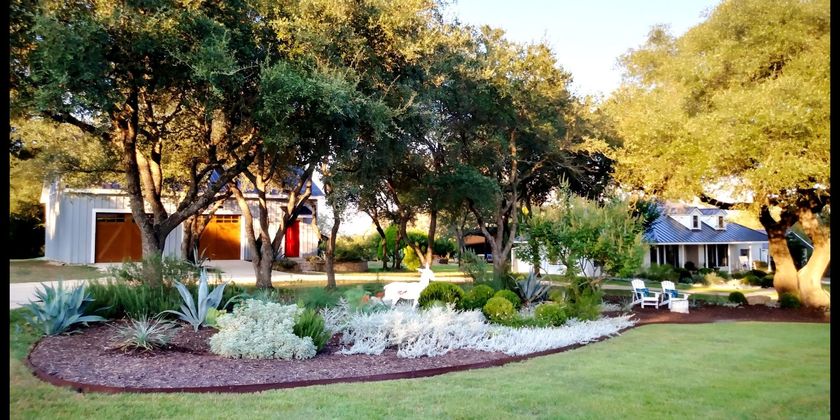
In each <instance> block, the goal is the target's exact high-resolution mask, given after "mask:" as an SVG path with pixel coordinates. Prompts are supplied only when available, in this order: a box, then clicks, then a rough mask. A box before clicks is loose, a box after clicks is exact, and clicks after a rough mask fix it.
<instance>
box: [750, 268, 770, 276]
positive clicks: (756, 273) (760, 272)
mask: <svg viewBox="0 0 840 420" xmlns="http://www.w3.org/2000/svg"><path fill="white" fill-rule="evenodd" d="M747 274H752V275H753V276H756V277H758V278H762V277H764V276H766V275H767V272H766V271H764V270H757V269H752V270H750V271H747Z"/></svg>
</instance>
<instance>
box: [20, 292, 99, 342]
mask: <svg viewBox="0 0 840 420" xmlns="http://www.w3.org/2000/svg"><path fill="white" fill-rule="evenodd" d="M35 297H36V300H35V301H30V302H29V303H26V304H24V305H23V307H24V308H26V309H27V310H28V311H29V313H28V314H27V315H26V320H27V322H29V324H31V325H32V326H34V327H35V328H36V329H39V330H41V331H43V332H44V334H46V335H56V334H61V333H63V332H65V331H67V330H68V329H70V328H71V327H73V326H76V325H77V324H83V325H85V326H87V323H88V322H101V321H105V318H103V317H101V316H98V315H85V310H86V309H87V308H86V306H87V305H88V304H89V303H90V302H91V301H92V300H93V299H92V298H91V297H90V295H89V294H87V293H85V285H84V284H80V285H78V286H76V287H74V288H72V289H69V290H68V289H65V288H64V283H63V282H62V281H60V280H59V282H58V286H56V287H52V286H50V285H47V284H43V283H41V288H40V289H36V290H35Z"/></svg>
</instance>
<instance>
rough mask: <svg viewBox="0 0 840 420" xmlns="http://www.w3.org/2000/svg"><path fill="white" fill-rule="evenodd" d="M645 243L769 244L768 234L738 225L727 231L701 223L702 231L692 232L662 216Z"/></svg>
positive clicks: (732, 225)
mask: <svg viewBox="0 0 840 420" xmlns="http://www.w3.org/2000/svg"><path fill="white" fill-rule="evenodd" d="M645 241H647V242H648V243H651V244H674V243H697V244H715V243H717V244H723V243H732V242H767V234H766V233H764V232H761V231H758V230H754V229H750V228H748V227H746V226H743V225H739V224H737V223H727V224H726V229H724V230H717V229H715V228H713V227H712V226H709V225H708V224H707V223H705V222H702V223H700V229H698V230H692V229H689V228H687V227H685V226H684V225H682V224H681V223H680V222H678V221H676V220H674V219H673V218H671V217H669V216H667V215H665V214H662V215H660V216H659V218H657V219H656V221H654V222H653V223H652V224H651V227H650V229H649V230H648V231H647V232H645Z"/></svg>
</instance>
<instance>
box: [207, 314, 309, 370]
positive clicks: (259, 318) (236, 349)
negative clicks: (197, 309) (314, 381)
mask: <svg viewBox="0 0 840 420" xmlns="http://www.w3.org/2000/svg"><path fill="white" fill-rule="evenodd" d="M301 312H303V308H300V307H298V306H297V305H283V304H280V303H276V302H263V301H259V300H256V299H247V300H245V301H244V302H242V303H241V304H240V305H238V306H236V307H235V308H234V309H233V312H231V313H229V314H223V315H221V316H219V318H218V319H217V320H216V322H217V324H218V328H219V332H218V333H216V334H215V335H213V336H212V337H210V351H212V352H213V353H216V354H218V355H220V356H225V357H231V358H242V359H309V358H311V357H313V356H315V353H316V352H317V349H316V347H315V343H313V341H312V338H311V337H308V336H307V337H302V338H301V337H298V336H297V335H295V332H294V326H295V320H296V319H298V316H299V314H300V313H301Z"/></svg>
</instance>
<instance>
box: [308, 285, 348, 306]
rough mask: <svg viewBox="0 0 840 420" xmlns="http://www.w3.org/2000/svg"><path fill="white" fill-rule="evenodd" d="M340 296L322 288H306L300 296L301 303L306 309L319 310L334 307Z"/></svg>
mask: <svg viewBox="0 0 840 420" xmlns="http://www.w3.org/2000/svg"><path fill="white" fill-rule="evenodd" d="M339 297H340V294H339V293H338V292H336V291H334V290H332V289H327V288H324V287H312V288H307V289H306V291H305V292H303V293H302V294H301V296H300V301H301V303H302V304H303V305H304V306H306V307H307V308H312V309H321V308H326V307H330V306H335V304H336V303H338V299H339Z"/></svg>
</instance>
